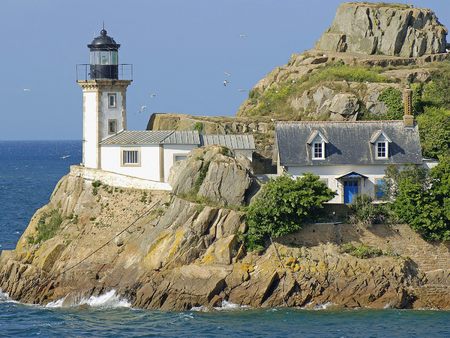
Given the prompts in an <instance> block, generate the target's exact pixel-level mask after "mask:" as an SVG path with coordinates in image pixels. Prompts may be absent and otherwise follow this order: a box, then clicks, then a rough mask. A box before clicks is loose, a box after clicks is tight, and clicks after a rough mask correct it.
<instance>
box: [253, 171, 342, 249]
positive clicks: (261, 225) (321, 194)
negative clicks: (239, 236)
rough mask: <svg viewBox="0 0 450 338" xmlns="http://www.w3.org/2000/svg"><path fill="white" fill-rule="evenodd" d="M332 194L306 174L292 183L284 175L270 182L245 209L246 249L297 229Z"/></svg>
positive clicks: (311, 216) (264, 243) (317, 179)
mask: <svg viewBox="0 0 450 338" xmlns="http://www.w3.org/2000/svg"><path fill="white" fill-rule="evenodd" d="M334 195H335V193H334V192H333V191H331V190H330V189H328V187H327V186H326V185H325V184H324V183H322V182H320V181H319V177H318V176H315V175H312V174H309V173H308V174H305V175H304V176H303V177H301V178H298V179H296V180H293V179H291V178H290V177H288V176H280V177H277V178H276V179H274V180H270V181H269V182H268V183H267V184H266V185H264V186H263V188H262V190H261V193H260V194H259V195H258V197H256V198H255V199H254V200H253V201H252V203H251V204H250V206H249V208H248V211H247V223H248V226H249V228H248V232H247V234H246V244H247V248H248V249H249V250H256V249H262V248H264V247H265V245H266V244H267V241H268V240H269V239H271V238H277V237H280V236H283V235H286V234H289V233H292V232H295V231H297V230H299V229H300V228H301V226H302V223H303V222H305V221H306V220H308V219H312V218H313V216H314V215H315V213H316V212H317V211H318V210H319V209H320V208H322V204H323V203H324V202H327V201H329V200H330V199H331V198H333V197H334Z"/></svg>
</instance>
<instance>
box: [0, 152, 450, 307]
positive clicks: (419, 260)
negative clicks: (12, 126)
mask: <svg viewBox="0 0 450 338" xmlns="http://www.w3.org/2000/svg"><path fill="white" fill-rule="evenodd" d="M200 154H202V156H203V159H211V163H215V162H216V163H218V165H219V166H220V165H224V166H225V167H228V166H229V167H234V168H235V170H241V169H242V168H245V166H244V165H243V164H240V163H239V162H237V161H236V162H235V161H232V160H233V158H232V157H230V156H227V155H224V154H221V151H220V149H217V148H216V147H212V148H211V149H209V150H205V151H204V152H201V153H200ZM219 155H221V156H219ZM222 156H225V157H229V158H230V159H224V158H222ZM234 160H235V159H234ZM189 161H191V164H192V163H194V161H195V157H192V156H191V158H190V159H188V160H187V162H189ZM184 168H185V169H182V167H181V166H180V167H179V168H178V169H177V171H176V172H178V173H179V175H181V176H182V177H184V178H185V179H188V175H186V173H183V170H185V171H188V170H193V172H192V176H193V177H195V175H196V174H197V169H196V167H195V168H194V167H191V166H190V165H188V166H186V167H184ZM188 168H189V169H188ZM219 172H220V173H221V175H225V176H226V175H229V174H230V173H232V172H233V170H231V171H230V172H229V173H227V172H226V170H219ZM174 175H175V174H174ZM238 177H240V176H239V175H238V176H236V182H235V183H238V180H241V181H239V182H240V184H245V182H247V178H245V177H244V176H242V177H241V178H238ZM174 179H175V180H177V177H176V176H174ZM210 179H211V182H213V181H214V180H216V179H217V177H214V176H213V175H212V176H208V175H206V176H205V182H206V181H208V180H210ZM236 185H237V184H236ZM180 187H181V185H180ZM242 194H244V192H243V191H242V192H240V193H239V194H238V195H239V196H243V195H242ZM225 195H226V194H224V193H223V192H221V193H220V196H222V198H223V197H224V196H225ZM212 196H216V195H212ZM235 196H236V194H231V197H232V198H234V197H235ZM220 200H221V199H219V201H220ZM226 204H228V205H229V204H230V203H226ZM52 212H53V213H54V212H57V213H58V214H59V215H61V224H60V226H59V229H58V230H57V232H56V233H55V234H54V236H53V237H52V238H46V239H44V240H43V241H42V242H40V243H38V244H34V243H33V242H32V241H30V238H32V237H33V236H35V235H36V233H37V232H38V231H39V230H38V229H37V224H40V225H41V226H42V224H47V221H48V220H47V218H48V215H50V214H51V213H52ZM246 230H247V226H246V223H245V214H244V213H243V212H241V211H239V210H237V209H229V208H226V207H221V206H217V205H214V204H213V205H212V206H211V205H207V204H204V203H198V202H191V201H188V200H186V199H185V198H183V196H176V195H171V194H168V193H166V192H156V191H152V192H150V191H142V190H133V189H118V188H114V187H109V186H105V185H102V186H100V187H93V186H92V182H90V181H86V180H84V179H83V178H80V177H76V176H72V175H69V176H67V177H65V178H63V179H62V180H61V182H60V183H59V184H58V186H57V188H56V189H55V192H54V194H53V195H52V198H51V201H50V203H49V204H48V205H47V206H45V207H43V208H42V209H40V210H39V211H38V212H37V213H36V215H35V216H34V217H33V219H32V220H31V222H30V225H29V227H28V229H27V230H26V232H25V233H24V235H23V236H22V238H21V239H20V241H19V243H18V245H17V248H16V250H14V251H3V252H2V254H1V256H0V289H2V290H3V292H7V293H9V295H10V296H11V297H12V298H13V299H15V300H20V301H23V302H28V303H40V304H46V303H48V302H50V301H55V300H59V299H64V302H63V303H64V305H66V306H69V305H72V304H77V303H79V301H80V299H82V298H87V297H90V296H92V295H94V296H97V295H100V294H103V293H105V292H107V291H109V290H112V289H114V290H116V292H117V293H118V294H119V295H120V297H124V298H126V299H127V300H128V301H129V302H131V303H132V304H133V306H136V307H141V308H151V309H163V310H185V309H189V308H191V307H193V306H205V307H210V306H220V304H221V302H222V301H223V300H227V301H230V302H233V303H236V304H240V305H249V306H252V307H273V306H306V307H314V306H317V305H320V304H324V303H333V304H335V306H341V307H371V308H384V307H395V308H405V307H406V308H409V307H429V308H447V309H448V308H449V306H450V299H449V294H450V293H449V292H448V291H449V288H450V287H449V286H448V285H447V284H446V283H447V282H446V281H448V271H449V270H450V267H449V266H448V261H449V257H450V254H449V250H448V248H446V247H445V246H442V245H440V246H439V245H433V244H428V243H426V242H424V241H423V240H422V239H420V237H419V236H418V235H416V234H415V233H414V232H412V231H411V229H409V227H400V228H399V229H398V230H397V231H395V230H394V229H393V228H391V227H383V226H381V225H380V226H377V227H376V228H372V229H367V228H363V227H355V226H353V225H338V226H336V225H329V226H328V228H327V227H325V225H320V226H319V225H311V226H307V227H305V228H304V229H303V230H301V231H300V232H298V233H296V234H293V235H290V236H287V237H286V238H283V239H280V240H279V241H278V242H277V243H275V244H273V245H271V246H270V247H269V248H268V249H267V250H266V251H265V252H263V253H261V254H256V253H246V252H245V248H244V247H243V245H242V243H241V236H240V234H242V233H245V232H246ZM326 242H328V244H323V243H326ZM346 242H354V243H358V242H360V243H367V244H369V245H371V246H375V247H380V248H381V249H382V250H383V251H384V252H385V254H384V255H383V256H381V257H376V258H370V259H359V258H356V257H353V256H351V255H349V254H346V253H343V251H342V249H341V245H342V244H343V243H346ZM275 246H276V247H275ZM393 248H395V252H394V251H393ZM276 251H278V253H277V252H276ZM403 255H405V256H406V255H407V256H409V257H411V258H406V257H403ZM436 257H438V258H439V260H436ZM433 262H434V263H433Z"/></svg>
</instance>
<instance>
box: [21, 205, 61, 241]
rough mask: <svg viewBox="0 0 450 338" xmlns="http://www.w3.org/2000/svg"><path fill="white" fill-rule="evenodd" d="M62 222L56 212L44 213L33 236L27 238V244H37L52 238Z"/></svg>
mask: <svg viewBox="0 0 450 338" xmlns="http://www.w3.org/2000/svg"><path fill="white" fill-rule="evenodd" d="M62 222H63V218H62V216H61V214H60V213H59V211H58V210H52V211H50V213H44V214H43V215H42V216H41V218H40V219H39V221H38V224H37V226H36V233H35V235H34V236H30V237H28V238H27V240H28V243H30V244H39V243H41V242H45V241H46V240H49V239H50V238H53V236H55V234H56V233H57V232H58V230H59V228H60V226H61V224H62Z"/></svg>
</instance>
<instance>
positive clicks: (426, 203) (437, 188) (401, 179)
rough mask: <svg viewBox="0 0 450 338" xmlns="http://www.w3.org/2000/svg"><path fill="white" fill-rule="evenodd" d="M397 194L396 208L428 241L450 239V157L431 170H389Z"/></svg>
mask: <svg viewBox="0 0 450 338" xmlns="http://www.w3.org/2000/svg"><path fill="white" fill-rule="evenodd" d="M386 174H387V177H388V179H390V180H391V181H392V184H391V194H392V195H393V197H395V200H394V202H393V203H392V209H393V211H394V212H395V213H396V215H397V216H398V218H399V219H401V220H403V221H404V222H406V223H408V224H409V225H410V226H411V228H412V229H414V230H415V231H417V232H418V233H419V234H421V235H422V236H423V237H424V238H425V239H427V240H441V241H449V240H450V157H448V156H446V157H441V158H440V163H439V165H437V166H436V167H435V168H433V169H431V171H429V172H427V171H424V170H423V169H421V168H417V167H410V168H407V169H405V170H403V171H399V170H398V169H396V168H391V169H390V170H389V171H387V172H386Z"/></svg>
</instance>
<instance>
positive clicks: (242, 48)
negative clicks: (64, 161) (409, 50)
mask: <svg viewBox="0 0 450 338" xmlns="http://www.w3.org/2000/svg"><path fill="white" fill-rule="evenodd" d="M341 2H342V1H339V0H308V1H306V0H151V1H144V0H142V1H138V0H126V1H125V0H120V1H119V0H96V1H92V0H78V1H69V0H1V2H0V41H1V42H2V45H3V47H2V53H1V55H2V56H1V61H2V62H1V63H2V64H1V72H0V74H1V76H0V93H1V102H2V104H1V106H0V107H1V111H0V117H1V120H0V140H56V139H81V122H82V121H81V89H80V88H79V87H78V85H77V84H76V83H75V65H76V64H78V63H87V62H88V56H89V54H88V48H87V47H86V45H87V44H88V43H89V42H90V41H91V40H92V38H93V37H94V36H96V35H98V32H99V30H100V29H101V25H102V21H105V26H106V29H107V30H108V33H109V34H110V35H111V36H113V37H114V38H115V40H116V41H117V42H118V43H120V44H122V47H121V49H120V62H121V63H132V64H134V82H133V84H132V85H131V86H130V87H129V90H128V98H127V101H128V102H127V103H128V121H129V124H128V127H129V129H144V128H145V126H146V124H147V120H148V117H149V115H150V113H152V112H178V113H187V114H196V115H234V114H235V112H236V111H237V109H238V107H239V105H240V104H241V103H242V102H243V101H244V99H245V98H246V96H247V93H246V92H242V91H239V89H249V88H251V87H252V86H253V85H254V84H255V83H256V82H257V81H258V80H259V79H261V78H262V77H263V76H264V75H265V74H266V73H268V72H269V71H270V70H272V69H273V68H274V67H276V66H279V65H283V64H285V63H286V62H287V61H288V59H289V56H290V55H291V54H292V53H298V52H302V51H304V50H306V49H309V48H311V47H313V45H314V42H315V41H316V40H317V39H318V38H319V37H320V35H321V34H322V33H323V31H324V30H325V29H326V28H327V27H328V26H329V25H330V24H331V21H332V19H333V17H334V14H335V10H336V8H337V6H338V5H339V4H340V3H341ZM396 2H404V3H412V4H414V5H415V6H417V7H428V8H432V9H433V10H434V11H435V12H436V13H437V15H438V17H439V19H440V21H441V22H442V23H443V24H445V25H446V26H447V27H450V2H449V1H447V0H410V1H396ZM241 35H245V37H241ZM224 72H228V73H231V76H229V77H228V79H229V80H230V81H231V83H230V85H229V86H227V87H224V86H223V84H222V82H223V80H224V79H225V78H227V76H226V75H225V74H224ZM24 89H30V91H24ZM151 93H156V94H157V96H156V97H153V98H152V97H151V96H150V94H151ZM142 105H146V106H147V111H146V112H144V113H139V112H138V111H139V108H140V107H141V106H142Z"/></svg>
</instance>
